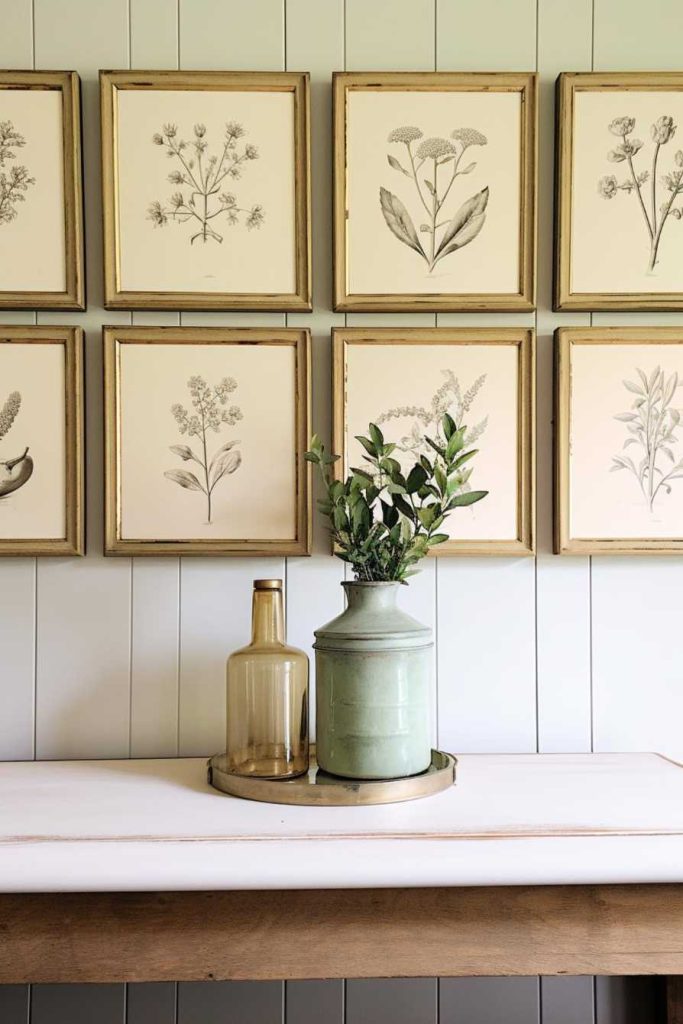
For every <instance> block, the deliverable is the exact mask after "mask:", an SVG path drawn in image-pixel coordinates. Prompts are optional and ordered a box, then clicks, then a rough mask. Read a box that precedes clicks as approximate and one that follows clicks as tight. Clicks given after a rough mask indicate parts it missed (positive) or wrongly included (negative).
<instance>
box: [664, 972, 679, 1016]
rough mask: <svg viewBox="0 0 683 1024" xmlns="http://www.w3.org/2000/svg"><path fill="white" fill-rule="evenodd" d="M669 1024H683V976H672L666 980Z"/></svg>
mask: <svg viewBox="0 0 683 1024" xmlns="http://www.w3.org/2000/svg"><path fill="white" fill-rule="evenodd" d="M666 1020H667V1024H683V974H670V975H669V976H668V977H667V979H666Z"/></svg>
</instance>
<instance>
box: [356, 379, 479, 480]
mask: <svg viewBox="0 0 683 1024" xmlns="http://www.w3.org/2000/svg"><path fill="white" fill-rule="evenodd" d="M441 373H442V375H443V377H444V378H445V379H444V382H443V384H442V385H441V387H439V388H437V390H436V391H435V392H434V395H433V396H432V399H431V401H430V403H429V405H402V406H397V407H396V408H394V409H389V410H388V411H387V412H383V413H382V414H381V415H380V416H377V418H376V421H375V422H376V423H377V425H378V426H380V425H381V424H384V423H388V422H389V421H390V420H396V419H412V420H413V423H412V425H411V427H410V430H409V432H408V433H407V434H406V435H405V436H404V437H402V438H401V439H400V440H399V441H397V442H396V448H397V449H398V450H399V451H402V452H405V453H406V454H409V455H411V456H413V457H419V456H420V455H429V454H430V453H431V450H432V444H431V441H430V440H428V435H429V437H431V438H432V439H433V440H435V441H436V442H437V443H439V444H443V443H444V441H445V440H446V438H445V437H444V435H443V424H444V417H445V416H446V415H448V416H450V417H451V419H453V420H454V421H455V422H456V423H460V424H463V423H464V422H465V416H466V414H467V413H468V412H469V411H470V408H471V407H472V404H473V402H474V400H475V398H476V397H477V395H478V394H479V392H480V391H481V389H482V388H483V386H484V384H485V382H486V374H485V373H482V374H481V375H480V376H479V377H477V378H476V380H475V381H474V382H473V383H472V384H471V385H470V387H468V388H467V389H466V390H465V391H463V390H462V387H461V385H460V381H459V380H458V378H457V377H456V376H455V374H454V373H453V371H452V370H450V369H446V370H442V371H441ZM487 425H488V416H485V417H484V418H483V419H481V420H479V421H478V422H477V423H475V424H474V425H473V426H472V427H467V426H466V425H465V426H462V427H461V430H462V431H463V435H462V437H463V445H464V446H465V447H466V448H468V449H471V446H472V445H473V444H474V443H475V442H476V441H478V440H479V438H480V437H481V436H482V435H483V434H484V432H485V430H486V427H487ZM477 450H478V449H473V450H472V451H471V455H470V458H471V457H473V456H474V455H475V454H476V452H477ZM471 476H472V466H466V465H465V464H464V462H463V463H460V465H459V466H458V473H457V475H456V476H455V477H454V480H453V487H454V490H453V493H454V494H466V493H467V492H468V491H469V490H470V483H469V480H470V477H471Z"/></svg>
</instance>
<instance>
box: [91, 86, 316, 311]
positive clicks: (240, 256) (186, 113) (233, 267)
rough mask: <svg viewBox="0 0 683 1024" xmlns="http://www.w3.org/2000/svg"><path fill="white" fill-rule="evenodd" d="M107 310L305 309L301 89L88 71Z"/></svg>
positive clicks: (304, 96) (305, 90) (305, 97)
mask: <svg viewBox="0 0 683 1024" xmlns="http://www.w3.org/2000/svg"><path fill="white" fill-rule="evenodd" d="M100 88H101V103H102V183H103V193H104V278H105V306H106V307H107V309H206V310H211V309H221V310H295V311H299V312H307V311H309V310H310V309H311V281H310V277H311V269H310V262H311V261H310V225H309V217H310V214H309V210H310V183H309V137H308V132H309V116H308V110H309V82H308V75H307V74H298V73H294V72H263V73H262V72H232V71H150V72H142V71H102V72H100Z"/></svg>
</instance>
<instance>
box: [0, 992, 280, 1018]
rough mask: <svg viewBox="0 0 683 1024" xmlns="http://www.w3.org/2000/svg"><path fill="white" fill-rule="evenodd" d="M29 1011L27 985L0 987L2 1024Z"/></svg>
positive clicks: (27, 1016) (23, 1015)
mask: <svg viewBox="0 0 683 1024" xmlns="http://www.w3.org/2000/svg"><path fill="white" fill-rule="evenodd" d="M29 1011H30V1002H29V987H28V985H0V1021H2V1024H29ZM295 1024H297V1022H295Z"/></svg>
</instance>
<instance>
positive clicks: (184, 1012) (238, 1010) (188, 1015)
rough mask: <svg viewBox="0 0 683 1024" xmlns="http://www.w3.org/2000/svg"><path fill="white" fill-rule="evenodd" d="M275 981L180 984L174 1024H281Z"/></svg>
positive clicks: (279, 994)
mask: <svg viewBox="0 0 683 1024" xmlns="http://www.w3.org/2000/svg"><path fill="white" fill-rule="evenodd" d="M283 992H284V989H283V985H282V982H279V981H215V982H211V983H210V984H207V983H206V982H201V981H200V982H194V981H189V982H181V983H180V984H179V985H178V1019H177V1024H284V1013H283V1004H284V999H283Z"/></svg>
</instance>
